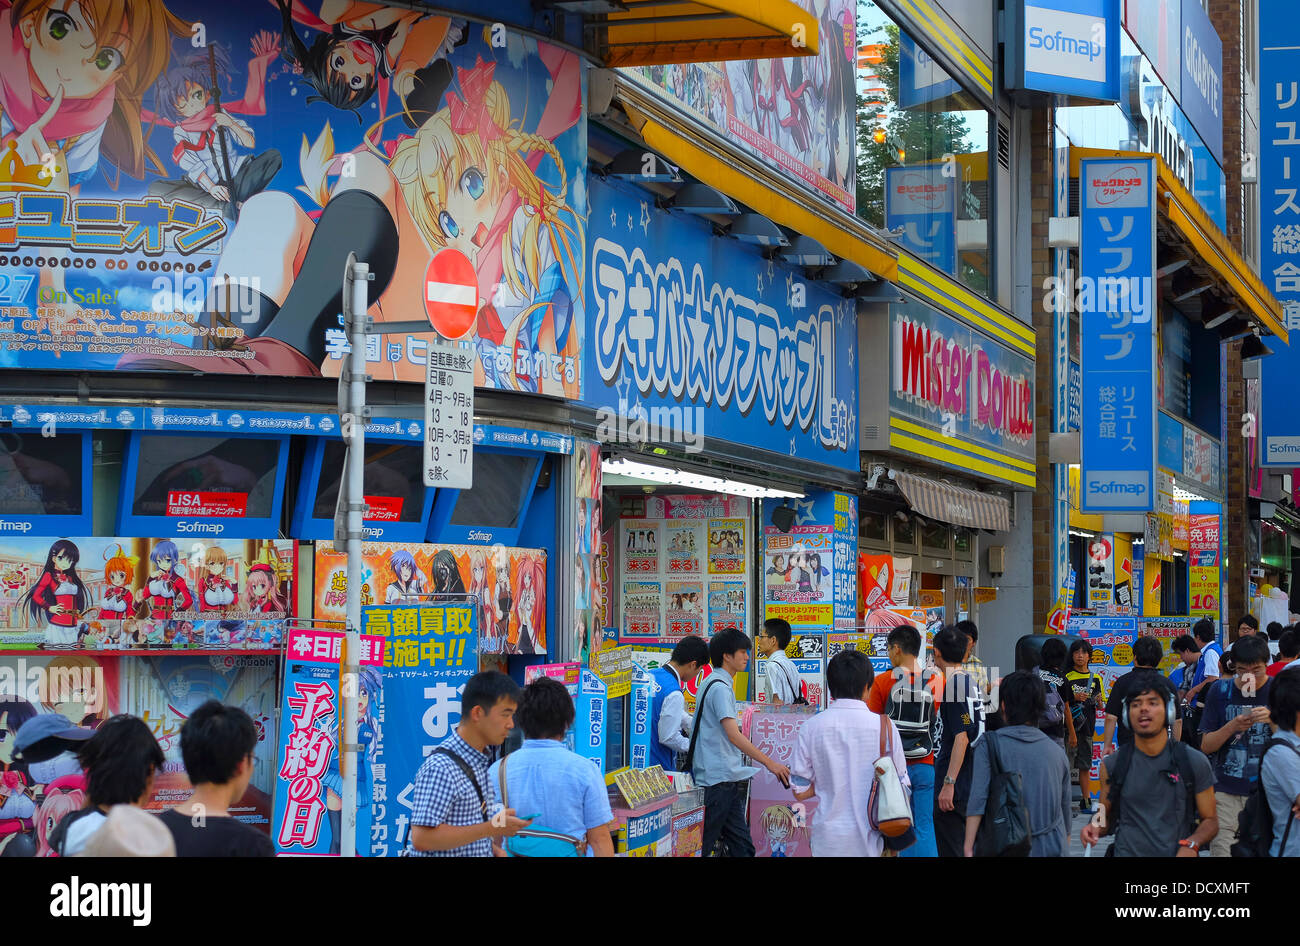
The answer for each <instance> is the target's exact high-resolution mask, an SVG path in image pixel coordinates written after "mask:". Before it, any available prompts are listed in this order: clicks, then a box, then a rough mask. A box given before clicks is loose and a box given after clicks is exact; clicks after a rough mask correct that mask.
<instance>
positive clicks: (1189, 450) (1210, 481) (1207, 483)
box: [1183, 426, 1220, 493]
mask: <svg viewBox="0 0 1300 946" xmlns="http://www.w3.org/2000/svg"><path fill="white" fill-rule="evenodd" d="M1183 475H1184V476H1186V477H1187V478H1188V479H1189V480H1195V481H1196V482H1197V483H1200V484H1201V485H1202V486H1204V487H1206V488H1207V489H1209V490H1210V491H1211V492H1213V493H1217V492H1219V488H1220V487H1219V441H1217V440H1215V439H1214V438H1213V437H1207V436H1205V434H1203V433H1201V432H1200V431H1198V430H1193V429H1192V428H1191V427H1188V426H1184V427H1183Z"/></svg>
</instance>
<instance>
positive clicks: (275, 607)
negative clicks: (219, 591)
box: [244, 562, 286, 614]
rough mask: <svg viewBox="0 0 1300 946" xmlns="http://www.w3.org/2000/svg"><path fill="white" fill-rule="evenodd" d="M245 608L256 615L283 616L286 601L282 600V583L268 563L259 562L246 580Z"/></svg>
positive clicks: (249, 571) (251, 569) (249, 572)
mask: <svg viewBox="0 0 1300 946" xmlns="http://www.w3.org/2000/svg"><path fill="white" fill-rule="evenodd" d="M244 606H245V608H246V609H247V610H249V611H252V612H253V613H255V614H277V613H278V614H283V613H284V612H285V610H286V609H285V604H284V601H283V600H282V599H281V598H280V582H279V579H278V578H277V577H276V574H275V570H274V569H273V568H272V567H271V566H270V565H268V564H267V563H266V562H258V563H257V564H256V565H254V566H253V567H252V568H250V569H249V570H248V575H247V576H246V577H245V578H244Z"/></svg>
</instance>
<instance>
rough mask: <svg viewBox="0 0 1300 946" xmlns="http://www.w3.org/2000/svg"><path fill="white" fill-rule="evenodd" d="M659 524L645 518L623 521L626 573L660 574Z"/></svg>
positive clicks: (622, 532) (621, 526) (623, 548)
mask: <svg viewBox="0 0 1300 946" xmlns="http://www.w3.org/2000/svg"><path fill="white" fill-rule="evenodd" d="M659 525H660V524H659V523H658V522H651V521H649V520H644V519H628V520H625V521H624V522H623V523H621V525H620V529H619V531H620V533H621V534H622V546H621V548H622V550H623V556H622V557H623V572H624V574H627V575H657V574H659Z"/></svg>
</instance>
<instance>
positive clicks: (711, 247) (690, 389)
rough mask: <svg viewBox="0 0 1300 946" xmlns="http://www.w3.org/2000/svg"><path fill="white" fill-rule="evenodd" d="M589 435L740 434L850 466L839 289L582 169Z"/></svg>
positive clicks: (667, 439) (776, 449)
mask: <svg viewBox="0 0 1300 946" xmlns="http://www.w3.org/2000/svg"><path fill="white" fill-rule="evenodd" d="M590 189H591V190H590V202H591V216H590V218H589V220H590V229H589V231H588V236H589V240H590V242H589V245H590V247H591V267H590V269H589V271H588V272H589V274H590V276H589V279H590V289H589V292H590V294H591V298H590V302H591V306H592V308H591V311H592V312H594V313H595V328H594V332H593V333H592V335H591V336H590V341H589V343H588V345H587V359H588V367H587V370H588V371H590V372H591V375H590V378H591V379H592V380H591V382H590V383H589V384H586V385H584V389H583V397H584V400H585V401H586V403H588V404H590V405H591V406H592V407H594V408H595V409H596V413H597V418H598V424H599V426H598V428H597V438H598V439H600V440H602V441H605V442H609V441H619V442H624V443H628V442H632V443H648V442H655V443H665V444H679V443H680V444H683V445H685V447H686V448H687V449H690V448H691V447H692V446H693V447H694V448H695V449H699V448H700V445H701V444H702V440H701V438H702V437H704V436H711V437H715V438H718V439H720V440H727V441H731V442H735V443H744V444H749V445H751V446H754V447H758V448H760V449H763V450H768V451H771V452H773V453H779V454H781V455H783V456H791V457H793V456H798V457H800V458H801V459H803V460H808V461H813V462H820V463H824V464H827V465H832V466H836V467H840V468H843V469H852V470H857V469H858V465H859V459H858V436H857V415H858V403H857V391H858V375H857V362H856V356H857V352H856V350H855V349H856V328H855V324H856V322H855V318H854V306H853V303H852V301H850V300H846V299H844V298H842V297H841V296H840V295H838V294H835V293H831V292H828V291H826V290H825V289H824V288H822V287H820V286H818V285H817V284H816V283H813V282H810V281H809V280H807V279H806V278H804V276H803V275H802V274H801V273H800V272H798V271H797V270H792V269H789V268H787V267H785V266H781V265H779V264H777V263H775V262H773V261H770V260H764V259H763V258H762V257H761V256H759V255H758V254H757V253H755V252H753V251H750V250H747V249H745V248H744V247H742V246H741V245H740V243H738V242H737V241H735V240H729V239H717V238H715V237H714V236H713V234H712V232H711V230H710V228H709V225H708V224H707V223H703V222H698V221H696V220H694V219H693V218H691V217H689V216H683V215H679V214H669V213H665V212H662V211H656V210H655V209H654V207H653V196H652V195H650V194H648V193H646V192H644V191H641V190H639V189H636V188H634V187H633V186H631V185H623V184H618V183H614V182H606V181H601V180H592V181H591V182H590Z"/></svg>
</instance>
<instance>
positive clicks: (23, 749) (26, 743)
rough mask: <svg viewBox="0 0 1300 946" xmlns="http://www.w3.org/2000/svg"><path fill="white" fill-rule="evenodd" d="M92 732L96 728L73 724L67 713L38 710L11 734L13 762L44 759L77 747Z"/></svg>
mask: <svg viewBox="0 0 1300 946" xmlns="http://www.w3.org/2000/svg"><path fill="white" fill-rule="evenodd" d="M93 735H95V730H93V729H89V728H87V727H85V726H74V725H72V721H71V720H70V719H68V718H67V717H66V716H61V715H60V714H58V713H40V714H38V715H36V716H33V717H32V718H31V719H29V720H27V722H25V723H23V724H22V725H21V726H19V727H18V732H17V734H16V735H15V736H14V761H15V762H27V763H31V762H47V761H49V760H50V759H53V758H54V757H55V756H57V755H61V754H62V753H64V752H69V751H74V750H76V749H78V748H79V747H80V745H81V743H83V742H85V741H86V740H87V739H89V738H90V737H91V736H93Z"/></svg>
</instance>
